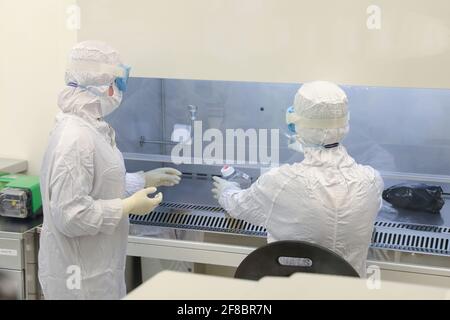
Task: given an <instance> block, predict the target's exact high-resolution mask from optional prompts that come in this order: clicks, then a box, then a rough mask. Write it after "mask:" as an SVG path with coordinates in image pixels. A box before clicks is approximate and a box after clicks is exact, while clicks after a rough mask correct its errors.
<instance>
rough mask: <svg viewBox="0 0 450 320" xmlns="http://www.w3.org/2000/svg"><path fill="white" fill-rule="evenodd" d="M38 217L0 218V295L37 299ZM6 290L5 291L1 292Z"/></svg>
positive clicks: (40, 219)
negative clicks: (0, 287)
mask: <svg viewBox="0 0 450 320" xmlns="http://www.w3.org/2000/svg"><path fill="white" fill-rule="evenodd" d="M41 224H42V216H38V217H36V218H28V219H17V218H8V217H0V281H1V283H2V287H3V290H2V292H0V295H6V297H5V298H12V299H28V300H34V299H38V298H39V296H40V292H39V285H38V280H37V268H38V263H37V261H38V260H37V256H38V240H39V235H38V233H37V232H36V231H37V228H38V227H39V226H40V225H41ZM3 291H6V292H3Z"/></svg>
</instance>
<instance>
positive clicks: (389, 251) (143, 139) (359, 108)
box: [107, 78, 450, 286]
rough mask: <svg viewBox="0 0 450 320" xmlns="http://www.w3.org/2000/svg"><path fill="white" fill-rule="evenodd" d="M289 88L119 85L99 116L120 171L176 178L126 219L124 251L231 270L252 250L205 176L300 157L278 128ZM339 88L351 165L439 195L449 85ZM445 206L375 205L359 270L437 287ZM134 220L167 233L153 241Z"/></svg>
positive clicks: (448, 215) (443, 263)
mask: <svg viewBox="0 0 450 320" xmlns="http://www.w3.org/2000/svg"><path fill="white" fill-rule="evenodd" d="M299 86H300V84H279V83H278V84H277V83H259V82H235V81H210V80H208V81H206V80H203V81H202V80H177V79H151V78H132V79H130V84H129V90H128V91H127V92H126V94H125V96H124V100H123V103H122V106H121V107H120V108H119V109H117V110H116V111H115V112H114V113H112V114H111V115H110V116H109V117H108V119H107V121H108V122H109V123H110V124H111V125H112V126H113V127H114V128H115V129H116V139H117V144H118V146H119V148H120V150H121V151H122V152H123V154H124V158H125V162H126V166H127V170H128V171H130V172H133V171H138V170H149V169H152V168H157V167H162V166H169V167H175V168H177V169H178V170H180V171H181V172H182V173H183V179H182V181H181V183H180V184H179V185H178V186H175V187H170V188H162V192H163V194H164V202H163V203H162V204H161V205H160V206H159V207H158V208H157V209H156V210H155V211H154V212H152V213H151V214H149V215H146V216H140V217H139V216H131V218H130V220H131V222H132V228H131V234H130V239H129V254H130V255H137V256H144V257H145V256H147V257H156V258H162V259H169V260H184V261H190V262H197V263H206V264H214V265H224V266H231V267H234V266H237V265H238V264H239V262H240V261H241V260H242V259H243V257H245V255H246V254H248V253H249V252H250V251H251V250H253V249H254V248H255V247H257V246H259V245H262V244H264V243H265V236H266V231H265V230H264V228H262V227H256V226H253V225H250V224H248V223H246V222H244V221H239V220H234V219H232V218H230V217H229V216H227V214H226V213H225V212H224V210H223V209H222V208H220V206H219V205H218V203H217V201H216V200H215V199H214V198H213V197H212V193H211V191H210V190H211V188H212V177H213V176H215V175H220V168H221V166H222V165H223V164H224V163H228V164H232V165H233V166H235V167H236V168H238V169H240V170H241V171H244V172H246V173H247V174H249V175H250V176H251V179H252V180H253V181H254V180H256V179H257V178H258V177H259V175H261V174H262V173H264V172H265V171H266V170H269V169H270V168H271V167H274V166H278V165H281V164H284V163H294V162H298V161H302V159H303V155H302V154H301V153H299V152H296V151H293V150H291V149H290V148H288V144H289V143H290V140H289V135H288V131H287V126H286V123H285V112H286V109H287V107H289V106H290V105H291V104H292V102H293V98H294V96H295V93H296V91H297V90H298V88H299ZM342 87H343V89H344V90H345V92H346V93H347V95H348V100H349V109H350V133H349V135H348V136H347V137H346V138H345V140H344V141H343V142H342V143H343V145H345V146H346V148H347V149H348V152H349V153H350V154H351V155H352V156H353V157H354V158H355V159H356V161H357V162H359V163H362V164H367V165H370V166H372V167H374V168H376V169H377V170H379V171H380V173H381V175H382V177H383V179H384V183H385V188H387V187H389V186H392V185H394V184H397V183H401V182H423V183H427V184H430V185H438V186H441V187H442V188H443V190H444V191H450V165H449V161H448V159H450V140H449V136H450V131H449V128H448V124H447V119H449V118H450V90H446V89H407V88H384V87H363V86H347V85H343V86H342ZM189 128H190V129H189ZM239 131H241V133H245V139H244V140H242V139H241V140H239V137H238V136H239V134H237V132H239ZM211 137H213V138H211ZM180 139H181V142H179V141H180ZM189 139H191V140H189ZM242 143H244V144H243V145H242ZM239 149H241V150H239ZM242 150H243V151H242ZM238 160H240V162H239V161H238ZM444 199H445V198H444ZM445 200H446V201H447V202H446V203H445V205H444V207H443V208H442V210H441V211H440V212H439V213H429V212H420V211H409V210H404V209H396V208H394V207H392V206H391V205H390V204H389V203H387V202H384V203H383V207H382V208H381V210H380V212H379V214H378V217H377V219H376V221H375V225H374V232H373V237H372V244H371V250H370V255H369V263H368V265H369V266H370V268H369V269H368V272H369V274H370V273H371V272H376V270H378V268H381V272H382V275H383V276H384V277H385V278H386V279H391V280H401V281H402V280H403V281H413V282H419V283H428V284H435V285H440V286H442V285H446V286H448V285H449V283H450V282H449V280H450V202H449V201H448V199H445ZM277 214H282V212H280V213H277ZM142 225H151V226H156V227H162V228H163V229H162V230H164V229H166V228H169V229H173V230H177V231H176V232H174V233H173V236H172V237H165V238H164V237H163V238H161V237H158V236H157V234H158V232H155V231H152V232H149V231H148V229H146V228H143V227H142ZM139 226H141V227H139ZM136 230H137V231H136ZM153 232H155V233H153ZM152 234H153V235H156V236H153V237H152ZM146 235H150V237H146Z"/></svg>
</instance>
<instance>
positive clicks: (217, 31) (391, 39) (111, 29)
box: [78, 0, 450, 88]
mask: <svg viewBox="0 0 450 320" xmlns="http://www.w3.org/2000/svg"><path fill="white" fill-rule="evenodd" d="M78 3H79V4H80V6H81V9H82V29H81V30H80V34H79V39H80V40H85V39H105V40H107V41H108V42H110V43H112V44H113V45H114V46H115V47H117V48H118V49H119V51H120V52H121V53H122V54H123V56H124V59H125V60H126V61H127V62H128V63H129V64H131V65H132V66H133V71H132V72H133V75H134V76H146V77H172V78H191V79H192V78H197V79H221V80H250V81H253V80H254V81H269V82H304V81H308V80H317V79H327V80H334V81H336V82H338V83H341V84H363V85H378V86H397V87H436V88H450V74H449V70H450V19H449V13H450V1H448V0H432V1H430V0H395V1H393V0H376V1H373V0H339V1H336V0H128V1H112V0H79V1H78ZM374 3H375V4H377V5H378V6H379V7H380V9H381V29H380V30H369V29H368V28H367V25H366V22H367V19H368V17H369V15H368V14H367V12H366V10H367V8H368V7H369V6H370V5H372V4H374Z"/></svg>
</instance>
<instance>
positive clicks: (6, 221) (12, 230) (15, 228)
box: [0, 216, 43, 239]
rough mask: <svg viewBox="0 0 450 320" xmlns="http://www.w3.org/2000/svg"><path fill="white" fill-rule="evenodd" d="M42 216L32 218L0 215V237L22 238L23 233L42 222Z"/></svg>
mask: <svg viewBox="0 0 450 320" xmlns="http://www.w3.org/2000/svg"><path fill="white" fill-rule="evenodd" d="M42 220H43V218H42V216H38V217H36V218H33V219H30V218H29V219H16V218H9V217H0V237H8V238H14V239H23V234H24V233H25V232H28V231H30V230H32V229H34V228H36V227H38V226H40V225H41V224H42Z"/></svg>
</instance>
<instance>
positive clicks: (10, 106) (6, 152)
mask: <svg viewBox="0 0 450 320" xmlns="http://www.w3.org/2000/svg"><path fill="white" fill-rule="evenodd" d="M70 2H71V1H68V0H39V1H36V0H0V97H1V99H0V122H1V123H0V157H7V158H19V159H25V160H28V161H29V173H31V174H38V173H39V168H40V165H41V159H42V156H43V152H44V150H45V146H46V143H47V137H48V133H49V131H50V130H51V127H52V125H53V120H54V116H55V114H56V112H57V106H56V96H57V93H58V92H59V90H60V89H61V88H62V85H63V83H64V82H63V80H64V65H65V56H66V54H67V51H68V48H70V47H71V46H72V44H73V43H74V42H75V39H76V38H75V37H76V32H75V31H69V30H68V29H67V28H66V22H65V17H66V12H65V10H66V8H67V6H68V5H69V3H70Z"/></svg>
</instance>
